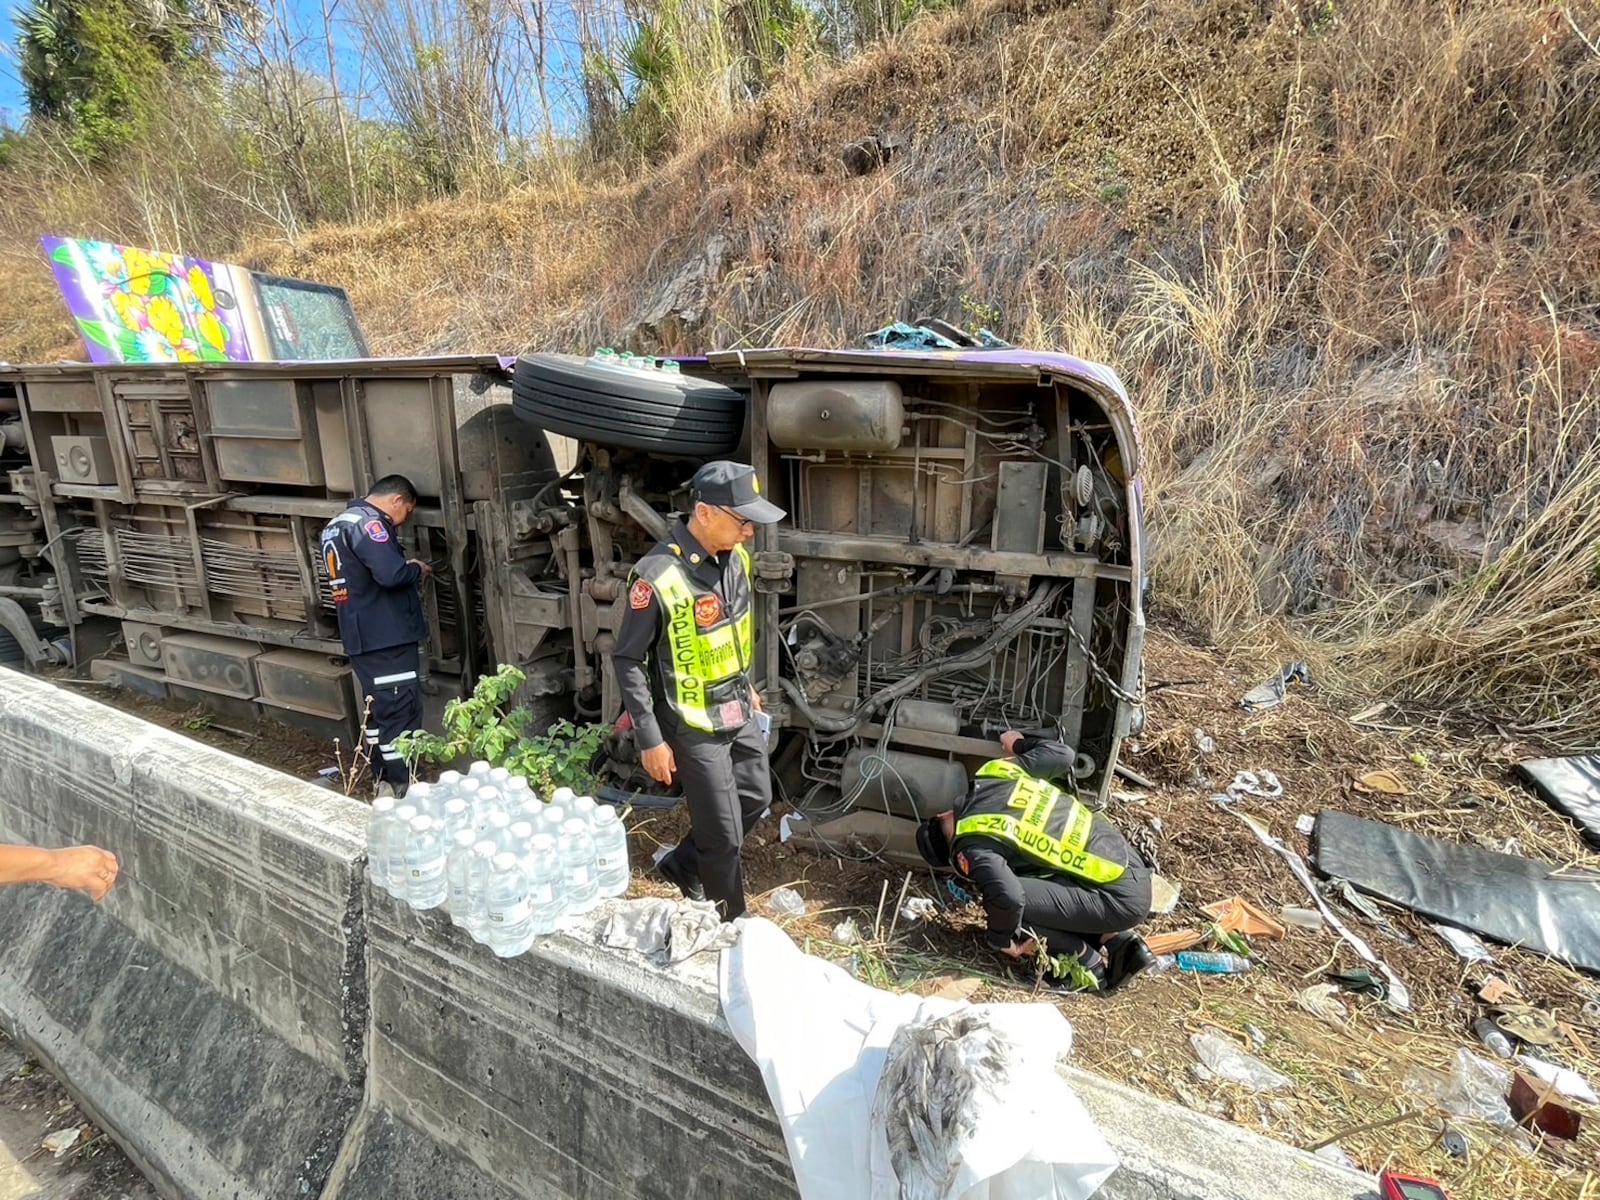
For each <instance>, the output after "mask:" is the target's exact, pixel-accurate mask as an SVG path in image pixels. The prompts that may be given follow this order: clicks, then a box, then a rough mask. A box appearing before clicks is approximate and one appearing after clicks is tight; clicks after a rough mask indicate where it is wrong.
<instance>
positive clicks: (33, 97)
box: [16, 0, 256, 159]
mask: <svg viewBox="0 0 1600 1200" xmlns="http://www.w3.org/2000/svg"><path fill="white" fill-rule="evenodd" d="M255 19H256V9H255V5H254V0H215V2H214V0H176V2H170V3H169V2H161V3H154V2H152V0H27V3H26V4H25V5H24V6H23V7H22V8H21V9H20V10H19V11H18V12H17V14H16V23H17V28H18V30H19V34H18V38H17V58H18V62H19V65H20V69H21V75H22V83H23V87H24V89H25V90H26V93H27V99H28V111H29V114H30V115H31V116H35V117H42V118H45V119H47V120H53V121H58V122H61V123H62V124H64V125H66V126H67V127H69V129H70V130H71V131H72V138H73V145H74V148H75V149H77V150H78V151H79V152H80V153H82V154H84V155H85V156H87V157H89V158H93V159H103V158H105V157H106V156H107V155H108V154H110V153H111V152H112V151H114V150H115V149H116V148H117V147H119V146H121V145H124V144H126V143H127V142H128V141H129V140H130V139H131V138H133V137H134V136H135V135H136V134H137V133H138V132H139V131H140V130H141V129H142V128H144V126H145V125H146V124H147V122H148V120H149V117H150V114H151V112H152V111H153V110H154V108H155V106H156V105H158V104H159V103H160V102H161V97H162V95H163V94H164V93H165V92H167V91H169V90H170V89H172V88H174V87H186V86H192V85H194V84H196V83H198V82H205V81H209V79H210V78H211V76H212V71H211V68H212V66H213V65H214V64H213V53H214V51H215V49H216V48H217V46H219V45H220V44H221V42H222V40H223V38H224V37H226V36H227V35H228V34H229V33H230V32H232V31H235V30H237V29H239V28H241V27H243V26H244V25H246V24H248V23H250V22H252V21H254V20H255Z"/></svg>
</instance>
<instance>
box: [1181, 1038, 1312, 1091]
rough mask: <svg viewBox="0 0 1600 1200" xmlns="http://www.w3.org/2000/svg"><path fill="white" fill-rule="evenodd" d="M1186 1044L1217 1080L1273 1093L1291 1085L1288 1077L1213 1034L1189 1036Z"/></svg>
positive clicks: (1252, 1089)
mask: <svg viewBox="0 0 1600 1200" xmlns="http://www.w3.org/2000/svg"><path fill="white" fill-rule="evenodd" d="M1189 1044H1190V1045H1191V1046H1193V1047H1194V1052H1195V1055H1196V1056H1197V1057H1198V1058H1199V1059H1200V1061H1201V1062H1202V1063H1204V1064H1205V1065H1206V1068H1207V1069H1208V1070H1210V1071H1211V1072H1213V1073H1214V1074H1216V1075H1217V1076H1218V1077H1219V1078H1222V1079H1227V1080H1230V1081H1231V1082H1233V1083H1242V1084H1244V1086H1245V1087H1247V1088H1249V1089H1250V1090H1251V1091H1253V1092H1274V1091H1279V1090H1281V1089H1285V1088H1293V1086H1294V1081H1293V1080H1291V1079H1290V1078H1289V1077H1288V1076H1287V1075H1280V1074H1279V1073H1278V1072H1277V1071H1274V1070H1273V1069H1272V1068H1271V1067H1269V1066H1267V1064H1266V1063H1264V1062H1262V1061H1261V1060H1260V1059H1259V1058H1256V1057H1255V1056H1254V1055H1253V1054H1246V1053H1245V1052H1244V1051H1243V1050H1241V1049H1239V1047H1237V1046H1235V1045H1234V1044H1233V1043H1232V1042H1230V1041H1228V1040H1227V1039H1226V1038H1224V1037H1221V1036H1219V1035H1218V1034H1216V1033H1213V1032H1207V1033H1194V1034H1190V1035H1189Z"/></svg>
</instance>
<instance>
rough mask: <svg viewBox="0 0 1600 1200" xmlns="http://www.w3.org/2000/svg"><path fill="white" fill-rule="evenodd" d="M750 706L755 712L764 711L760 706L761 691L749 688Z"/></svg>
mask: <svg viewBox="0 0 1600 1200" xmlns="http://www.w3.org/2000/svg"><path fill="white" fill-rule="evenodd" d="M750 707H751V708H753V709H754V710H755V711H756V712H764V711H766V710H765V709H763V708H762V707H761V693H760V692H758V691H756V690H755V688H751V689H750Z"/></svg>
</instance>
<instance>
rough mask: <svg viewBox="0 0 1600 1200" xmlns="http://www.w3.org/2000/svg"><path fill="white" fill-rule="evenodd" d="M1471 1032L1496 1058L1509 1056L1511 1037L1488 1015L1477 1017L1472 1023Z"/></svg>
mask: <svg viewBox="0 0 1600 1200" xmlns="http://www.w3.org/2000/svg"><path fill="white" fill-rule="evenodd" d="M1472 1034H1473V1036H1474V1037H1476V1038H1477V1039H1478V1040H1479V1041H1480V1042H1482V1043H1483V1045H1484V1047H1485V1048H1486V1049H1487V1050H1488V1051H1489V1052H1490V1053H1491V1054H1493V1055H1494V1056H1495V1057H1496V1058H1510V1057H1511V1039H1510V1038H1508V1037H1507V1036H1506V1035H1505V1033H1504V1032H1502V1031H1501V1029H1500V1027H1499V1026H1498V1025H1496V1024H1495V1023H1494V1022H1493V1021H1491V1020H1489V1018H1488V1017H1479V1018H1478V1019H1477V1020H1476V1021H1474V1022H1473V1023H1472Z"/></svg>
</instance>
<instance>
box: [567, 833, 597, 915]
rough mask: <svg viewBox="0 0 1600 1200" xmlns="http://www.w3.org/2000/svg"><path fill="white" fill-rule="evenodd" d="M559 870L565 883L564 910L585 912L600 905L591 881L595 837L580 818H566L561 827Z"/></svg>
mask: <svg viewBox="0 0 1600 1200" xmlns="http://www.w3.org/2000/svg"><path fill="white" fill-rule="evenodd" d="M561 867H562V871H563V874H564V876H565V878H566V881H567V910H568V911H569V912H575V913H586V912H588V911H589V910H590V909H591V908H593V907H594V906H595V905H596V904H598V903H600V888H599V886H598V885H597V884H596V883H595V878H594V867H595V863H594V838H593V837H591V836H590V835H589V826H588V823H587V822H585V821H584V820H583V818H581V817H568V818H567V823H566V824H565V825H563V826H562V827H561Z"/></svg>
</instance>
